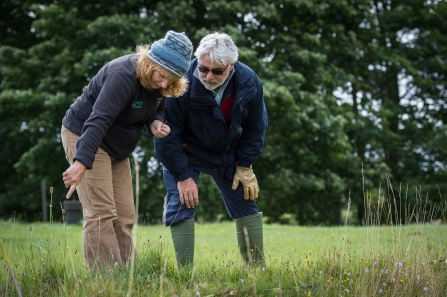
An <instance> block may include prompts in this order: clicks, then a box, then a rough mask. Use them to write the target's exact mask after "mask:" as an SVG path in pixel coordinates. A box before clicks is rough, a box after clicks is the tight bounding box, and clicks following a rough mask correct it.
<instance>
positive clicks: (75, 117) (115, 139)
mask: <svg viewBox="0 0 447 297" xmlns="http://www.w3.org/2000/svg"><path fill="white" fill-rule="evenodd" d="M137 58H138V56H137V54H131V55H127V56H123V57H120V58H117V59H115V60H112V61H111V62H109V63H107V64H106V65H105V66H104V67H102V68H101V69H100V70H99V72H98V73H97V74H96V76H95V77H93V78H92V80H91V81H90V83H89V84H88V86H86V87H84V89H83V92H82V95H81V96H79V97H78V98H77V99H76V101H75V102H74V103H73V104H72V105H71V106H70V108H69V109H68V110H67V112H66V114H65V117H64V118H63V120H62V124H63V125H64V126H65V127H66V128H67V129H68V130H70V131H71V132H73V133H75V134H77V135H79V136H80V138H79V140H78V142H77V143H76V153H75V156H74V158H73V159H74V160H78V161H80V162H81V163H83V164H84V165H86V166H87V168H88V169H91V168H92V167H93V161H94V160H95V154H96V152H97V151H98V148H99V147H101V148H102V149H104V150H105V151H106V152H107V153H108V154H109V155H110V156H111V157H112V158H114V159H116V160H124V159H126V158H128V157H129V155H130V154H131V153H132V152H133V151H134V149H135V147H136V146H137V143H138V140H139V139H140V135H141V131H142V129H143V127H144V126H146V129H148V131H149V133H150V134H152V133H151V132H150V129H149V127H150V124H151V123H152V122H153V121H154V120H160V121H164V114H165V107H166V98H164V97H163V95H162V94H161V93H160V92H159V91H158V90H154V91H152V92H149V91H147V90H146V89H145V88H144V87H143V86H142V85H141V84H140V82H139V81H138V79H137V77H136V71H135V63H136V59H137ZM74 160H73V161H74Z"/></svg>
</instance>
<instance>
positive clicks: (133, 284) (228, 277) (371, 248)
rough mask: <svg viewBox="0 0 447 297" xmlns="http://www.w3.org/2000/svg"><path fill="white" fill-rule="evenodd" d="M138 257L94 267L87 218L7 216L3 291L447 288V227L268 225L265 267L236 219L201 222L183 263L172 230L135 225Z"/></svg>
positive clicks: (415, 291)
mask: <svg viewBox="0 0 447 297" xmlns="http://www.w3.org/2000/svg"><path fill="white" fill-rule="evenodd" d="M134 235H135V237H134V238H135V243H136V246H137V250H138V255H137V257H136V259H135V262H133V263H131V262H130V263H128V264H127V265H124V266H121V267H114V268H111V269H104V270H102V271H89V270H87V269H86V268H85V264H84V263H85V262H84V258H83V252H82V241H81V238H82V225H81V224H76V225H65V224H62V223H52V224H50V223H46V224H42V223H35V224H27V223H21V222H14V221H1V222H0V238H1V239H2V241H3V243H4V253H6V256H7V257H8V258H7V259H5V255H2V259H1V266H0V267H1V270H0V296H18V292H17V288H16V286H15V285H14V282H13V278H12V277H11V275H10V273H9V269H8V267H7V261H6V260H9V264H10V265H11V269H12V271H13V273H14V276H15V278H16V280H17V287H18V288H19V290H20V292H21V294H22V296H45V297H50V296H178V297H181V296H337V297H338V296H447V293H446V292H447V280H446V278H447V227H446V225H444V224H440V225H434V224H431V223H430V222H429V221H427V222H420V221H416V222H413V223H410V222H409V223H406V224H397V225H392V224H379V223H377V224H374V223H371V224H366V225H365V226H358V227H350V226H346V225H345V226H340V227H302V226H290V225H278V224H265V225H264V251H265V256H266V265H265V267H251V266H247V265H245V264H244V263H243V262H242V260H241V258H240V256H239V252H238V249H237V241H236V233H235V224H234V223H232V222H223V223H216V224H196V242H195V263H194V264H195V265H194V266H193V267H190V268H183V269H179V268H178V267H177V265H176V262H175V256H174V249H173V246H172V241H171V235H170V231H169V228H166V227H163V226H161V225H157V226H140V225H139V226H137V227H136V228H135V229H134Z"/></svg>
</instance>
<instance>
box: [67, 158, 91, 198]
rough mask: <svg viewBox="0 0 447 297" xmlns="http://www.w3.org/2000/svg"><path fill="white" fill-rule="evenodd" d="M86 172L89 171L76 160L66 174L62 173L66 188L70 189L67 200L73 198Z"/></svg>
mask: <svg viewBox="0 0 447 297" xmlns="http://www.w3.org/2000/svg"><path fill="white" fill-rule="evenodd" d="M85 170H87V167H86V166H85V165H84V164H82V163H81V162H79V161H78V160H76V161H75V162H74V163H73V164H72V165H71V166H70V167H68V169H67V170H66V171H65V172H64V173H62V179H63V180H64V184H65V187H66V188H70V190H68V193H67V196H66V198H67V199H69V198H70V197H71V195H72V194H73V192H74V191H75V189H76V187H77V186H78V184H79V183H80V182H81V179H82V177H83V176H84V173H85Z"/></svg>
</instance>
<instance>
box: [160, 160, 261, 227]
mask: <svg viewBox="0 0 447 297" xmlns="http://www.w3.org/2000/svg"><path fill="white" fill-rule="evenodd" d="M192 171H193V174H192V178H193V179H194V181H195V182H196V184H197V185H198V184H199V183H198V181H199V176H200V172H199V171H196V170H192ZM211 177H212V178H213V180H214V182H215V183H216V185H217V187H218V188H219V190H220V193H221V195H222V200H223V202H224V204H225V208H226V209H227V212H228V215H229V216H230V218H232V219H239V218H241V217H245V216H250V215H254V214H258V213H259V210H258V206H257V205H256V200H245V199H244V190H243V188H242V184H239V186H238V188H237V189H236V190H233V189H232V188H231V186H232V185H233V180H229V179H226V178H225V177H223V178H221V177H219V176H218V175H217V172H216V174H211ZM163 180H164V183H165V187H166V209H165V213H164V214H163V223H164V224H165V225H166V226H170V225H174V224H178V223H181V222H183V221H185V220H192V219H194V216H195V208H187V207H186V205H181V204H180V195H179V192H178V187H177V180H176V179H175V178H174V176H172V175H171V173H169V171H168V170H167V169H166V168H163ZM199 205H200V189H199ZM210 211H212V210H210Z"/></svg>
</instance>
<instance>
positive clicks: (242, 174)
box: [231, 165, 259, 200]
mask: <svg viewBox="0 0 447 297" xmlns="http://www.w3.org/2000/svg"><path fill="white" fill-rule="evenodd" d="M239 183H241V184H242V186H243V187H244V199H245V200H248V199H250V200H254V199H255V198H258V194H259V187H258V180H257V179H256V175H255V174H254V173H253V169H251V165H250V168H246V167H239V166H237V165H236V173H235V174H234V179H233V186H232V187H231V188H232V189H233V190H236V189H237V187H238V185H239Z"/></svg>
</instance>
